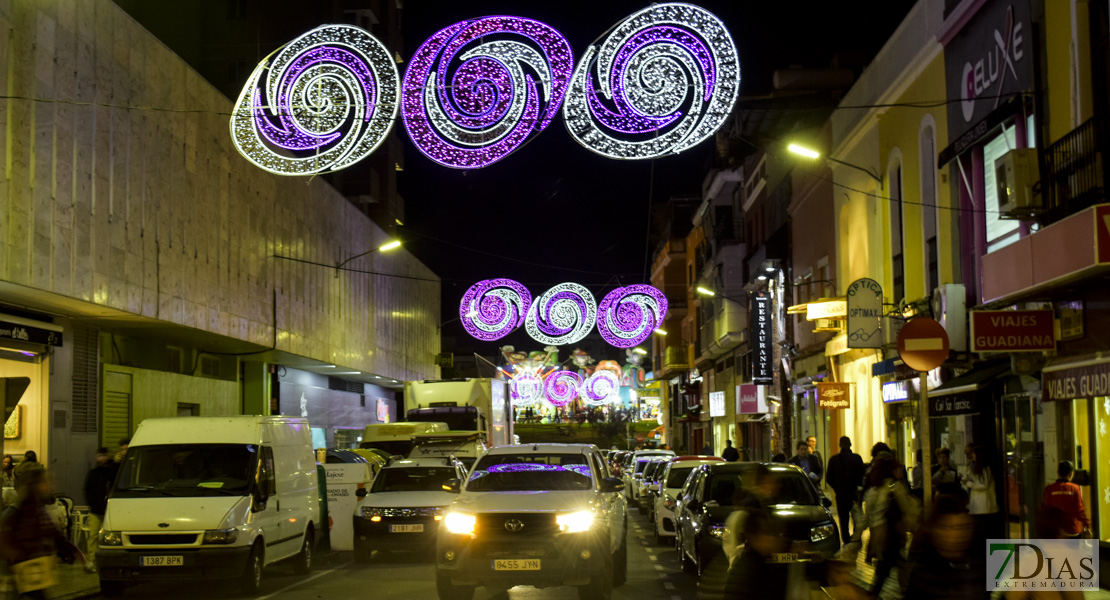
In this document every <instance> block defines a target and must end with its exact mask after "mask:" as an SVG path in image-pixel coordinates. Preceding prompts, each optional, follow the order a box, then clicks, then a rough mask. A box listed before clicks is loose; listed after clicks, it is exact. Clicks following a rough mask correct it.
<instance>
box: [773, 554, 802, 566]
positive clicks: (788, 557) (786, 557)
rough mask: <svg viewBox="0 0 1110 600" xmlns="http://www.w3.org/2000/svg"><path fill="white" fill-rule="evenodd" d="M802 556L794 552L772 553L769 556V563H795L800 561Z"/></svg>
mask: <svg viewBox="0 0 1110 600" xmlns="http://www.w3.org/2000/svg"><path fill="white" fill-rule="evenodd" d="M800 559H801V557H800V556H799V555H798V554H796V553H793V552H783V553H779V554H772V555H771V556H768V557H767V562H769V563H793V562H798V561H799V560H800Z"/></svg>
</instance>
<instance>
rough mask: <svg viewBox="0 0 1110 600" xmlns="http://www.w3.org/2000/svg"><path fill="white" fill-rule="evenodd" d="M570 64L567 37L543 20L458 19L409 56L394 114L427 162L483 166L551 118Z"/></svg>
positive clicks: (560, 97)
mask: <svg viewBox="0 0 1110 600" xmlns="http://www.w3.org/2000/svg"><path fill="white" fill-rule="evenodd" d="M573 68H574V53H573V51H572V50H571V47H570V43H569V42H567V40H566V38H565V37H563V35H562V34H560V33H559V32H558V31H556V30H555V29H553V28H551V27H550V26H548V25H545V24H544V23H541V22H539V21H534V20H532V19H525V18H520V17H507V16H497V17H484V18H480V19H474V20H467V21H461V22H459V23H455V24H454V25H451V26H449V27H446V28H444V29H441V30H439V31H438V32H436V33H435V34H434V35H432V37H430V38H428V40H427V41H425V42H424V43H423V44H422V45H421V46H420V48H419V49H418V50H417V51H416V54H415V55H413V57H412V60H411V61H410V63H409V67H408V69H407V70H406V71H405V79H404V85H403V90H404V91H403V107H402V111H401V118H402V119H403V120H404V123H405V129H406V130H407V131H408V133H409V137H410V138H411V139H412V141H413V142H414V143H415V144H416V147H417V148H418V149H419V150H420V151H421V152H423V153H424V155H425V156H427V157H428V158H430V159H432V160H433V161H435V162H437V163H439V164H441V165H444V166H446V167H452V168H455V169H474V168H480V167H485V166H488V165H490V164H493V163H495V162H497V161H499V160H501V159H502V158H504V157H505V156H507V155H508V154H510V153H511V152H513V151H515V150H516V149H517V148H519V147H520V146H521V145H522V144H524V143H525V142H526V141H527V140H528V139H529V137H530V136H532V135H533V134H538V133H539V132H541V131H543V129H544V128H546V127H547V126H548V124H550V123H551V119H552V118H553V117H554V116H555V115H556V114H558V112H559V107H560V105H561V104H562V102H563V96H564V95H565V93H566V89H567V84H568V82H569V79H570V74H571V71H572V70H573Z"/></svg>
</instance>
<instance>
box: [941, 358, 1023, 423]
mask: <svg viewBox="0 0 1110 600" xmlns="http://www.w3.org/2000/svg"><path fill="white" fill-rule="evenodd" d="M1009 371H1010V365H1009V363H991V364H989V365H983V366H981V367H977V368H974V369H972V370H971V371H969V372H967V373H964V374H963V375H960V376H959V377H957V378H955V379H952V380H951V381H948V382H945V383H944V384H943V385H940V386H937V388H936V389H934V390H932V391H930V392H929V416H930V417H933V418H940V417H954V416H958V415H974V414H978V413H980V412H983V409H984V407H986V406H990V404H991V403H990V398H985V397H984V395H983V394H981V393H979V390H981V389H983V388H985V387H987V386H988V385H990V384H991V383H993V382H994V380H995V379H998V378H999V377H1001V376H1002V375H1004V374H1006V373H1008V372H1009Z"/></svg>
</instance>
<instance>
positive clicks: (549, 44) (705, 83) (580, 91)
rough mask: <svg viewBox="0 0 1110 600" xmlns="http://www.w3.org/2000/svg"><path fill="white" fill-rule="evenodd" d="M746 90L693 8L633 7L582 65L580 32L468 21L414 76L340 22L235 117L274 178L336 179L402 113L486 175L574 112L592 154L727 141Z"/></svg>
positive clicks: (266, 69)
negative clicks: (720, 134) (569, 36)
mask: <svg viewBox="0 0 1110 600" xmlns="http://www.w3.org/2000/svg"><path fill="white" fill-rule="evenodd" d="M739 89H740V62H739V58H738V56H737V53H736V46H735V44H734V43H733V41H732V38H731V36H730V35H729V33H728V30H727V29H726V28H725V26H724V24H723V23H722V22H721V21H720V19H718V18H717V17H716V16H714V15H713V14H712V13H710V12H708V11H706V10H705V9H702V8H700V7H697V6H694V5H691V4H683V3H666V4H655V5H652V6H651V7H648V8H645V9H643V10H641V11H638V12H636V13H634V14H632V15H630V16H629V17H627V18H626V19H624V20H623V21H621V22H620V23H618V24H617V25H615V26H613V27H612V28H611V29H610V30H609V31H608V32H607V33H606V34H605V36H604V37H603V38H601V39H600V40H598V42H597V43H596V44H594V45H592V46H590V47H589V48H587V49H586V52H585V53H584V55H583V57H582V59H581V60H580V61H579V62H578V64H577V66H576V65H575V61H574V55H573V51H572V50H571V47H570V44H569V42H567V40H566V38H565V37H563V35H562V34H560V33H559V32H558V31H556V30H555V29H553V28H552V27H550V26H548V25H546V24H544V23H541V22H539V21H535V20H532V19H526V18H522V17H510V16H494V17H483V18H477V19H469V20H466V21H460V22H458V23H455V24H453V25H450V26H448V27H445V28H443V29H441V30H439V31H437V32H436V33H435V34H433V35H432V36H431V37H430V38H428V39H427V40H426V41H425V42H424V43H423V44H421V45H420V47H419V49H417V51H416V53H415V54H414V55H413V57H412V59H411V60H410V61H409V65H408V68H407V70H406V72H405V75H404V78H403V79H402V78H401V77H399V75H398V72H397V66H396V63H395V62H394V60H393V57H392V56H391V55H390V53H389V51H387V50H386V48H385V46H384V45H383V44H382V43H381V42H380V41H378V40H377V39H376V38H375V37H374V36H372V35H371V34H370V33H369V32H367V31H365V30H362V29H359V28H358V27H353V26H350V25H327V26H323V27H319V28H317V29H314V30H312V31H310V32H308V33H306V34H304V35H302V36H300V37H298V38H297V39H295V40H293V41H292V42H290V43H288V44H286V45H285V46H284V47H282V48H280V49H279V50H277V51H276V52H274V53H273V54H271V55H270V56H268V57H266V59H264V60H263V61H262V62H261V63H259V65H258V66H257V67H255V69H254V72H253V73H251V76H250V78H249V79H248V80H247V83H246V85H245V86H244V88H243V91H242V93H241V94H240V95H239V99H238V101H237V102H236V104H235V108H234V109H233V111H232V116H231V136H232V140H233V141H234V142H235V147H236V148H237V149H238V150H239V152H240V153H241V154H242V155H243V156H245V157H246V158H247V160H249V161H251V162H252V163H254V164H255V165H257V166H259V167H260V168H263V169H265V170H267V171H270V172H271V173H276V174H279V175H313V174H317V173H328V172H332V171H338V170H340V169H343V168H345V167H349V166H351V165H352V164H354V163H356V162H358V161H360V160H362V159H363V158H365V157H366V156H367V155H368V154H370V153H371V152H373V151H374V150H375V149H376V148H377V147H378V146H379V145H380V144H381V143H382V141H383V140H384V139H385V137H386V136H387V135H389V132H390V130H391V129H392V127H393V124H394V122H395V121H396V116H397V113H398V112H400V114H401V118H402V120H403V122H404V125H405V130H406V131H407V132H408V134H409V137H410V138H411V139H412V141H413V143H414V144H415V145H416V147H417V148H418V149H419V150H420V151H421V152H422V153H424V155H425V156H427V157H428V158H430V159H431V160H433V161H435V162H437V163H439V164H441V165H444V166H446V167H451V168H456V169H474V168H481V167H485V166H488V165H491V164H493V163H495V162H497V161H499V160H501V159H502V158H504V157H506V156H508V155H509V154H511V153H512V152H514V151H515V150H517V149H518V148H520V147H521V146H522V145H523V144H525V143H526V142H527V141H528V140H530V139H531V138H533V137H535V136H536V135H538V134H539V133H540V132H541V131H543V130H544V129H545V128H547V126H548V125H549V124H550V123H551V121H552V119H554V117H555V115H557V114H559V111H560V110H562V112H563V120H564V122H565V124H566V127H567V129H568V131H569V132H570V134H571V136H572V137H573V138H574V139H575V140H576V141H578V143H580V144H581V145H582V146H584V147H586V148H587V149H589V150H590V151H592V152H595V153H597V154H601V155H602V156H607V157H610V158H618V159H649V158H656V157H660V156H666V155H669V154H677V153H679V152H682V151H684V150H686V149H688V148H691V147H693V146H694V145H696V144H698V143H699V142H701V141H703V140H705V139H706V138H708V137H710V136H711V135H713V134H714V132H716V130H717V129H718V128H719V127H720V126H721V124H722V123H724V121H725V120H726V119H727V118H728V116H729V114H730V113H731V112H732V108H733V106H734V105H735V104H736V99H737V95H738V93H739Z"/></svg>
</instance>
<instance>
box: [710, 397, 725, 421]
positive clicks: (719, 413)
mask: <svg viewBox="0 0 1110 600" xmlns="http://www.w3.org/2000/svg"><path fill="white" fill-rule="evenodd" d="M709 416H711V417H723V416H725V393H724V392H709Z"/></svg>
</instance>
